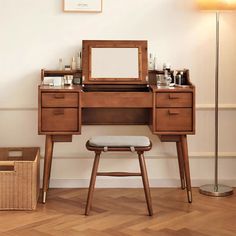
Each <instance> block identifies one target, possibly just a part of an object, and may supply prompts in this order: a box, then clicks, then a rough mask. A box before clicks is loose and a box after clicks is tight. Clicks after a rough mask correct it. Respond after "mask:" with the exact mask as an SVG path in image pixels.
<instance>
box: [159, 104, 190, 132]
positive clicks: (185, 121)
mask: <svg viewBox="0 0 236 236" xmlns="http://www.w3.org/2000/svg"><path fill="white" fill-rule="evenodd" d="M192 130H193V119H192V109H191V108H169V109H168V108H158V109H156V131H167V132H168V131H182V132H186V131H192Z"/></svg>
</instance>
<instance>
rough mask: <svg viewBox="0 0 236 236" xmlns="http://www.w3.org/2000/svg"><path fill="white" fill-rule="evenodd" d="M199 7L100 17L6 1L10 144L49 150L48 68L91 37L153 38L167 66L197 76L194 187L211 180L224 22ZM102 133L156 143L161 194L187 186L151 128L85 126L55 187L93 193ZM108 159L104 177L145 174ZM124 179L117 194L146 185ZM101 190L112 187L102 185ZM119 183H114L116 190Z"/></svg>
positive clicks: (225, 47) (235, 171)
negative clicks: (40, 123) (42, 131)
mask: <svg viewBox="0 0 236 236" xmlns="http://www.w3.org/2000/svg"><path fill="white" fill-rule="evenodd" d="M194 2H195V1H194V0H188V1H186V0H158V1H157V0H135V1H134V0H119V1H117V0H104V9H103V12H102V13H99V14H93V13H92V14H86V13H64V12H63V11H62V1H59V0H51V1H38V0H21V1H16V0H7V1H4V0H0V29H1V31H0V75H1V77H0V78H1V80H0V81H1V86H0V130H1V132H0V146H3V147H4V146H40V147H41V153H42V155H43V153H44V136H38V135H37V85H38V83H39V81H40V69H41V68H48V69H54V68H57V65H58V59H59V58H61V57H62V58H63V59H64V61H65V62H66V63H69V62H70V59H71V57H72V56H73V55H74V54H75V53H77V52H78V51H80V50H81V41H82V39H147V40H148V41H149V51H150V52H153V53H156V55H157V56H158V59H159V65H161V64H162V63H164V62H170V63H171V64H172V65H173V68H189V69H190V73H191V74H190V75H191V80H192V82H193V83H194V84H195V85H196V91H197V113H196V115H197V127H196V130H197V132H196V135H195V136H190V137H189V153H190V165H191V175H192V180H193V184H194V185H195V186H196V185H200V184H202V183H205V182H211V180H212V178H213V169H214V166H213V159H212V156H213V151H214V132H213V131H214V122H213V120H214V110H213V105H214V87H213V86H214V63H215V60H214V55H215V16H214V13H210V12H199V11H196V10H195V8H194ZM235 23H236V13H233V12H231V13H222V15H221V30H220V35H221V40H220V41H221V63H220V64H221V65H220V103H221V109H220V156H221V159H220V178H221V179H222V181H223V182H226V183H228V184H231V185H234V186H236V159H235V157H236V145H235V142H236V126H235V119H236V96H235V92H234V91H235V87H236V80H235V78H234V75H235V74H236V67H235V62H236V46H235V42H236V28H235ZM96 134H123V135H129V134H134V135H136V134H137V135H139V134H140V135H147V136H149V137H150V138H151V139H152V140H153V141H154V142H155V145H154V147H153V149H152V150H151V151H150V152H149V153H147V155H146V156H147V164H148V169H149V176H150V179H151V184H152V186H163V185H164V186H175V185H178V184H179V182H178V167H177V161H176V151H175V145H174V144H170V143H166V144H165V143H163V144H161V143H160V142H159V140H158V138H157V137H155V136H153V135H152V134H151V133H150V131H149V129H148V127H146V126H121V127H120V126H105V127H104V126H103V127H102V126H84V127H83V129H82V135H81V136H76V137H74V138H73V142H72V143H65V144H56V145H55V152H54V162H53V169H52V185H54V186H86V185H87V181H88V178H89V175H90V171H91V164H92V153H89V152H88V151H86V149H85V147H84V145H85V142H86V140H87V139H88V138H89V137H90V136H92V135H96ZM113 159H115V158H114V157H113V156H111V155H109V154H106V155H105V158H104V160H103V161H102V163H101V168H102V169H106V168H109V169H118V168H119V167H120V169H122V170H123V169H125V168H126V169H136V168H137V162H136V159H134V158H131V159H128V160H127V159H124V160H122V162H121V161H120V160H119V159H115V160H113ZM122 181H123V180H114V179H113V182H112V184H114V186H120V185H122V186H124V184H125V185H126V186H136V184H138V185H139V184H140V182H137V181H136V180H132V179H131V180H130V181H126V182H125V183H124V182H122ZM99 183H100V186H107V184H108V185H109V183H111V182H109V181H106V180H103V179H101V180H100V182H99ZM112 184H110V185H112Z"/></svg>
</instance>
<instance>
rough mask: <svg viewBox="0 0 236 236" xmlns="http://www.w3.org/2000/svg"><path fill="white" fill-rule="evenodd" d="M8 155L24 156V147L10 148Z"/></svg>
mask: <svg viewBox="0 0 236 236" xmlns="http://www.w3.org/2000/svg"><path fill="white" fill-rule="evenodd" d="M8 157H23V149H22V148H9V150H8Z"/></svg>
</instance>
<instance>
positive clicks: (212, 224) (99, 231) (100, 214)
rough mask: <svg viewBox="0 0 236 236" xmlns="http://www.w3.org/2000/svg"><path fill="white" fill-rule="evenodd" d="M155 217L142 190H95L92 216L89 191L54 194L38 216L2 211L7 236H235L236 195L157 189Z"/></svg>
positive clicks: (2, 232) (0, 227) (1, 224)
mask: <svg viewBox="0 0 236 236" xmlns="http://www.w3.org/2000/svg"><path fill="white" fill-rule="evenodd" d="M151 193H152V201H153V208H154V216H153V217H149V216H147V210H146V204H145V200H144V193H143V190H142V189H96V190H95V195H94V201H93V208H92V211H91V215H90V216H84V215H83V213H84V208H85V201H86V196H87V190H85V189H50V190H49V193H48V200H47V203H46V204H45V205H43V204H41V203H39V204H38V207H37V210H36V211H32V212H30V211H28V212H17V211H15V212H14V211H4V212H0V235H5V236H13V235H14V236H17V235H19V236H22V235H26V236H28V235H29V236H31V235H32V236H39V235H40V236H41V235H42V236H52V235H53V236H54V235H55V236H65V235H66V236H74V235H76V236H80V235H82V236H92V235H93V236H110V235H114V236H130V235H135V236H147V235H150V236H152V235H155V236H209V235H214V236H235V235H236V196H235V195H233V196H230V197H226V198H212V197H206V196H203V195H200V194H199V193H198V189H193V203H192V204H189V203H187V200H186V193H185V191H182V190H180V189H173V188H171V189H159V188H158V189H152V190H151Z"/></svg>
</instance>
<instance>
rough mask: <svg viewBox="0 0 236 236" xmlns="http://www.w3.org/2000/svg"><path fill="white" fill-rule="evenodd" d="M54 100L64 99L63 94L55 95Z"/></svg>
mask: <svg viewBox="0 0 236 236" xmlns="http://www.w3.org/2000/svg"><path fill="white" fill-rule="evenodd" d="M54 98H55V99H64V98H65V96H64V94H55V95H54Z"/></svg>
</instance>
